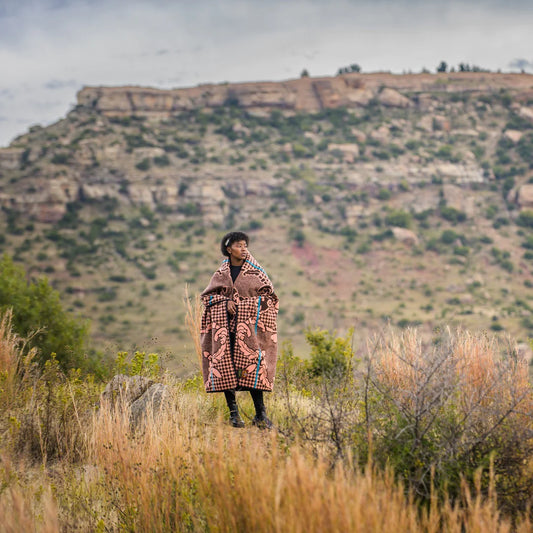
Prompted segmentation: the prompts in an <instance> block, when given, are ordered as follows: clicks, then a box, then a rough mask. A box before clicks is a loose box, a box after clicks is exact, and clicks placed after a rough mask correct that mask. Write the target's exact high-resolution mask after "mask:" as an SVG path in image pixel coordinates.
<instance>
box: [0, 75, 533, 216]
mask: <svg viewBox="0 0 533 533" xmlns="http://www.w3.org/2000/svg"><path fill="white" fill-rule="evenodd" d="M502 90H503V91H505V94H506V95H507V97H508V98H510V100H511V101H510V105H509V110H510V111H509V112H511V113H514V114H515V115H516V117H518V118H519V119H520V120H522V121H525V122H526V123H527V122H528V121H530V120H531V121H533V119H532V118H531V117H533V111H531V110H532V108H531V106H530V101H531V98H533V76H531V75H525V74H487V73H460V74H438V75H432V74H416V75H404V76H396V75H391V74H387V73H376V74H355V73H354V74H345V75H341V76H337V77H331V78H301V79H298V80H289V81H284V82H261V83H239V84H220V85H202V86H198V87H193V88H185V89H175V90H160V89H150V88H141V87H86V88H84V89H83V90H81V91H80V92H79V93H78V104H79V105H78V108H77V109H76V110H74V111H73V112H72V113H71V114H70V116H69V117H67V119H65V120H64V121H63V122H65V124H64V127H63V128H62V129H61V131H60V132H50V131H49V129H43V130H42V131H41V132H38V133H36V134H35V135H33V134H31V133H29V134H27V135H26V136H22V137H21V138H20V139H19V141H18V142H17V143H14V144H13V145H12V146H11V147H9V148H6V149H0V178H1V177H2V174H5V176H6V178H8V179H6V180H4V182H2V180H0V206H1V207H3V208H4V209H8V210H9V209H12V210H17V211H21V212H25V213H26V214H28V215H29V216H32V217H35V218H36V219H37V220H39V221H42V222H51V223H53V222H57V221H59V220H60V219H61V218H62V217H63V216H64V215H65V213H66V211H67V205H68V204H69V203H71V202H78V201H81V202H83V201H100V200H103V199H105V198H108V199H113V200H114V201H116V202H117V203H118V204H120V205H126V206H128V205H131V206H147V207H149V208H151V209H155V208H158V207H162V208H164V209H165V210H167V211H169V212H174V213H178V214H179V213H181V212H184V211H187V210H188V211H189V212H191V211H192V210H193V209H194V210H196V212H198V213H201V214H202V216H203V218H204V219H205V220H207V221H210V222H214V223H221V222H222V221H223V220H224V219H225V217H227V216H228V213H229V208H228V204H229V203H232V202H233V201H237V202H240V203H242V206H241V207H240V213H241V215H243V216H249V217H252V216H253V214H254V213H256V212H258V211H261V210H262V209H264V208H265V202H267V201H268V202H274V203H276V198H279V197H284V196H286V195H294V196H295V197H298V198H301V197H304V196H306V197H309V196H311V197H313V198H314V202H315V205H316V206H317V209H316V210H315V211H314V212H310V213H309V214H308V215H307V216H308V218H309V220H312V219H313V218H314V219H316V220H319V219H320V217H322V216H323V212H322V210H323V209H325V207H326V204H327V202H324V201H323V199H322V195H321V194H318V192H317V191H318V190H322V191H324V190H326V189H327V188H328V187H330V186H331V182H330V181H329V180H330V179H331V175H332V174H338V175H339V176H340V175H342V178H343V180H344V184H343V185H342V187H343V188H344V189H343V188H341V187H340V186H339V190H341V191H344V192H342V193H341V192H337V193H336V196H335V200H336V201H342V202H347V198H348V197H349V196H350V194H363V195H370V196H375V195H376V194H378V192H379V190H380V189H381V188H386V189H388V190H389V191H392V192H398V191H400V189H401V187H402V188H403V189H402V190H403V194H402V195H401V197H400V198H399V199H398V200H397V201H396V204H397V206H398V207H401V208H406V209H409V210H412V211H415V212H420V211H424V210H426V209H434V208H436V207H437V206H438V205H439V201H440V200H441V199H442V198H443V199H444V200H445V201H446V202H448V205H450V206H453V207H455V208H456V209H459V210H461V211H465V212H467V213H468V214H469V215H471V214H473V213H474V211H475V208H474V205H473V203H472V202H473V200H472V196H470V197H469V198H470V199H468V198H467V197H465V195H464V194H463V192H464V191H463V190H462V188H465V187H469V186H471V185H474V186H478V185H479V186H481V185H483V184H486V183H487V182H488V181H490V180H492V179H493V178H494V176H493V174H492V173H491V171H489V170H487V169H486V168H485V169H483V168H482V167H481V164H480V158H479V156H477V157H476V156H475V155H474V154H473V153H472V152H471V151H469V147H470V146H473V145H476V143H477V142H478V141H479V139H481V138H482V137H483V139H482V140H483V141H484V147H483V150H492V151H494V148H495V147H496V146H497V143H498V142H499V140H500V139H501V138H504V139H505V140H507V142H510V143H513V144H514V145H518V144H519V143H523V142H524V135H525V133H524V131H521V130H516V129H513V128H512V127H502V126H503V125H504V124H505V122H502V126H499V128H500V127H501V131H500V130H498V129H495V130H494V131H488V130H486V129H485V130H484V129H483V127H482V126H479V124H478V123H477V122H476V121H478V120H480V119H481V118H482V117H481V116H478V114H477V111H476V109H477V108H476V105H477V104H475V98H476V96H477V95H480V94H482V95H483V96H484V97H485V100H487V98H489V99H490V98H491V97H492V96H494V95H498V94H501V91H502ZM461 93H467V94H468V95H474V98H472V100H473V103H472V105H471V110H470V115H469V116H468V117H463V116H462V115H465V108H464V105H463V104H464V103H463V101H462V98H463V97H462V96H461ZM448 94H451V95H454V96H455V97H456V98H455V100H453V99H451V98H450V96H449V95H448ZM458 95H459V96H458ZM465 99H466V97H465ZM496 104H497V105H499V106H500V110H499V111H498V113H500V115H501V114H502V113H503V112H504V111H505V112H507V110H506V109H504V108H503V106H502V104H501V102H500V103H498V102H497V103H496ZM223 106H227V108H229V109H234V110H239V112H245V114H246V113H248V114H249V115H254V114H259V115H261V114H262V115H261V116H263V117H267V118H268V117H269V116H270V112H271V111H273V110H280V111H282V114H283V115H284V116H288V117H293V116H294V115H295V114H296V113H297V112H316V111H320V110H331V109H335V108H347V109H348V110H349V113H350V114H351V116H353V117H365V118H364V119H363V118H361V123H356V124H355V125H356V126H357V127H350V128H347V129H346V130H345V131H343V132H340V131H337V130H338V129H339V128H342V123H335V124H333V123H330V125H329V126H324V127H328V128H331V129H330V130H329V131H327V132H326V131H321V129H320V128H321V127H318V126H317V127H314V129H312V130H310V131H305V132H303V131H299V132H298V135H301V139H300V140H301V143H298V142H286V139H284V140H281V139H279V142H280V143H281V145H280V146H279V147H277V146H278V145H277V144H276V143H277V142H278V141H277V140H276V139H278V137H276V136H279V132H277V131H274V130H273V129H271V130H270V133H269V134H268V135H272V137H271V138H270V139H268V135H267V137H265V140H264V142H263V144H262V145H261V146H259V145H256V146H255V147H254V148H253V151H251V152H250V153H248V154H247V157H248V158H249V159H250V158H254V157H255V158H257V159H262V160H263V163H262V165H263V166H265V169H263V170H261V169H258V168H256V167H257V165H251V166H250V167H249V169H245V168H244V167H238V168H236V167H235V163H233V162H231V157H235V158H237V159H238V158H239V157H241V156H239V155H238V154H234V155H232V156H231V157H230V158H229V159H230V160H229V161H228V155H227V154H228V153H229V152H230V151H231V152H235V151H238V150H241V149H243V150H244V146H245V144H246V143H245V139H247V141H246V142H247V143H250V142H252V141H251V139H252V137H253V135H254V134H258V132H257V131H256V132H255V133H254V132H253V131H252V130H251V129H250V128H256V125H254V124H249V125H248V126H246V125H243V123H242V122H241V121H242V120H243V119H244V115H243V116H242V117H241V119H239V120H237V119H229V122H228V123H227V125H226V127H227V130H230V131H231V141H230V142H228V139H226V138H224V137H223V135H224V134H220V133H219V134H216V131H215V130H216V128H215V127H212V128H211V130H210V133H209V134H208V135H207V136H206V137H204V138H202V137H201V136H200V137H198V135H197V134H195V135H197V137H194V135H193V137H191V138H190V139H186V140H185V141H183V139H178V140H176V139H177V138H180V136H181V133H182V132H181V131H179V128H181V127H185V128H186V127H187V124H186V122H187V120H185V119H184V120H185V123H182V122H179V120H180V113H181V112H183V111H190V110H198V109H201V110H209V109H214V108H222V107H223ZM368 106H372V107H371V108H369V109H365V108H366V107H368ZM486 107H487V106H486ZM373 110H375V112H374V111H373ZM482 112H483V113H485V112H486V111H482ZM326 114H327V111H326V113H324V115H326ZM211 115H214V113H211ZM374 115H375V116H376V118H375V120H374ZM116 117H144V118H143V120H145V119H146V118H149V119H150V120H148V121H147V122H146V125H142V124H144V123H143V121H142V120H140V121H137V122H136V124H137V125H138V127H137V129H134V128H133V127H130V126H131V121H124V120H122V119H117V118H116ZM169 117H174V118H173V120H174V122H175V123H176V124H177V126H176V127H177V128H178V130H176V129H172V125H169V121H166V124H165V121H164V120H160V119H167V118H169ZM380 117H381V118H380ZM394 117H396V118H394ZM69 119H70V120H69ZM500 120H501V119H500ZM133 122H135V121H133ZM170 122H172V121H170ZM117 124H118V125H117ZM128 124H130V126H128ZM473 124H477V125H475V126H473ZM139 125H141V126H139ZM128 128H130V129H128ZM143 128H144V130H143ZM259 129H260V128H259ZM263 129H264V128H263ZM206 130H207V128H206ZM363 130H365V131H363ZM259 133H261V132H259ZM262 133H263V134H265V132H264V131H263V132H262ZM145 135H147V136H148V137H149V138H148V137H147V138H145V137H144V136H145ZM202 135H203V134H202ZM526 137H527V135H526ZM184 138H185V137H184ZM258 138H259V137H258ZM199 139H201V140H199ZM266 139H268V140H266ZM428 139H431V140H430V141H429V142H426V141H427V140H428ZM408 141H410V142H411V143H414V144H413V146H418V145H420V146H422V145H424V144H426V145H427V146H426V148H425V149H424V152H423V153H422V154H420V153H418V152H417V150H418V149H417V148H414V149H413V148H409V146H408ZM178 142H179V143H181V144H182V145H183V143H184V142H185V143H188V142H190V143H191V144H190V145H187V144H185V148H184V147H183V146H181V145H180V146H181V148H180V147H178V149H179V150H182V151H185V152H186V154H185V156H184V157H188V155H187V153H189V155H190V153H191V152H192V151H194V150H196V149H197V148H198V146H201V148H202V150H206V151H207V149H209V150H210V151H211V152H212V153H214V152H216V151H220V153H221V154H223V153H225V154H226V155H225V156H222V155H220V156H217V157H218V158H219V160H221V158H222V157H225V161H224V162H221V163H220V164H213V165H207V166H206V165H203V166H201V165H202V164H198V163H194V162H193V161H194V158H193V159H191V160H190V162H189V161H186V162H183V160H180V159H179V157H176V156H175V155H174V153H173V150H174V149H175V148H176V143H178ZM449 142H453V143H455V145H454V146H453V147H452V146H451V145H449V144H447V143H449ZM132 143H133V144H132ZM406 143H407V144H406ZM203 145H205V146H207V149H206V148H204V147H203ZM440 145H444V147H443V148H445V149H446V150H448V151H449V152H450V153H449V154H448V156H449V157H448V156H445V157H440V156H439V153H438V147H439V146H440ZM306 146H307V147H311V148H306ZM319 147H320V148H319ZM452 148H453V150H452ZM391 149H392V150H395V152H392V153H391ZM410 150H414V151H413V152H412V153H408V152H409V151H410ZM451 151H457V152H460V153H461V157H456V158H455V159H454V158H453V157H451V155H452V154H451ZM276 152H277V154H276ZM443 153H444V154H446V153H447V152H446V151H445V152H443ZM253 154H259V155H253ZM280 154H281V156H280ZM241 155H242V154H241ZM278 156H280V157H281V158H282V160H283V161H285V163H287V165H288V166H289V167H290V166H294V165H297V164H298V165H299V166H300V167H301V166H302V165H303V164H304V163H305V166H308V167H309V171H310V172H311V173H313V174H314V175H315V178H313V179H314V180H315V181H314V183H312V184H310V183H309V182H308V181H306V180H294V179H292V180H288V181H286V180H285V179H280V178H279V177H276V168H275V167H276V165H278V162H276V163H273V166H271V167H270V169H269V170H266V165H267V163H266V161H267V159H269V158H271V159H273V160H276V158H277V157H278ZM439 157H440V158H439ZM299 158H303V159H299ZM215 159H216V157H215ZM206 160H207V156H205V157H204V161H206ZM158 161H159V162H162V163H161V164H164V165H168V166H165V167H162V168H157V166H156V165H155V163H154V162H158ZM182 162H183V164H182ZM143 165H144V166H146V168H147V169H148V168H149V167H150V170H146V171H145V170H141V169H143V168H144V167H143ZM154 165H155V166H154ZM247 165H250V162H248V163H247ZM287 165H285V166H284V164H281V163H280V164H279V167H278V168H279V170H280V171H281V174H283V172H285V171H286V170H287V168H286V167H287ZM193 167H196V168H194V169H193ZM200 168H201V172H199V170H200ZM328 176H329V177H328ZM527 179H529V176H527V175H524V177H523V178H522V183H517V184H516V188H515V189H513V194H512V195H511V196H510V198H511V200H510V201H514V202H516V203H517V205H518V206H519V207H522V208H528V207H530V206H531V205H532V203H531V198H530V197H531V193H530V187H531V186H530V185H526V184H525V182H526V181H527ZM439 182H440V183H443V184H444V186H443V187H442V189H441V190H440V192H439V190H438V189H437V188H435V187H433V188H428V189H426V190H424V191H422V190H421V189H420V185H421V184H422V185H423V184H431V183H439ZM11 183H14V185H11ZM400 184H401V187H400ZM520 185H521V186H522V187H521V188H520V189H519V188H518V186H520ZM313 188H314V189H316V190H313ZM406 189H408V190H406ZM516 191H519V193H517V192H516ZM439 194H440V196H439ZM326 196H328V195H326ZM329 196H331V195H329ZM318 206H320V208H318ZM367 211H368V206H362V205H357V206H353V205H347V206H346V209H345V213H346V217H347V218H346V219H347V220H348V221H349V223H350V224H354V223H355V221H356V220H357V217H362V216H365V213H366V212H367ZM328 216H329V215H328Z"/></svg>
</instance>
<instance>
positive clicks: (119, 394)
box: [100, 374, 169, 428]
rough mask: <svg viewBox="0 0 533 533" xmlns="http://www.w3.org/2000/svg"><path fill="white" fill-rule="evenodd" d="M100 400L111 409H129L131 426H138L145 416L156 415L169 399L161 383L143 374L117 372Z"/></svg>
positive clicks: (166, 390) (165, 388)
mask: <svg viewBox="0 0 533 533" xmlns="http://www.w3.org/2000/svg"><path fill="white" fill-rule="evenodd" d="M100 400H101V403H106V404H107V405H109V406H110V407H111V408H112V409H116V408H118V409H121V410H122V409H124V410H127V411H129V417H130V424H131V426H132V427H133V428H138V427H140V426H142V424H143V423H144V422H145V420H146V417H150V416H156V415H157V414H158V413H159V412H160V411H161V409H162V408H163V406H164V405H165V402H168V401H169V392H168V389H167V387H166V386H165V385H163V384H162V383H155V382H154V381H153V380H151V379H149V378H146V377H144V376H125V375H123V374H118V375H116V376H114V377H113V379H112V380H111V381H110V382H109V383H108V384H107V385H106V388H105V389H104V392H103V393H102V395H101V399H100Z"/></svg>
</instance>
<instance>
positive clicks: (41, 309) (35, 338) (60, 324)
mask: <svg viewBox="0 0 533 533" xmlns="http://www.w3.org/2000/svg"><path fill="white" fill-rule="evenodd" d="M8 308H12V309H13V328H14V330H15V331H16V332H17V333H18V334H19V335H21V336H22V337H24V338H29V341H28V346H29V347H30V348H32V347H35V348H37V349H38V356H37V358H38V360H39V362H40V363H41V364H44V362H45V361H46V360H48V359H49V358H50V357H51V355H52V354H53V353H55V354H56V357H57V360H58V362H59V364H60V365H61V367H62V368H63V369H67V368H72V367H81V368H85V369H88V365H90V363H91V362H90V361H87V360H85V359H84V348H85V344H86V341H87V336H88V325H87V324H86V323H83V322H81V321H80V320H77V319H75V318H73V317H72V316H70V315H68V314H67V313H66V312H65V311H64V310H63V308H62V306H61V303H60V300H59V293H58V292H57V291H55V290H54V289H52V287H51V286H50V285H49V283H48V281H47V279H46V278H40V279H37V280H34V281H29V282H28V280H27V275H26V272H25V271H24V269H23V268H22V267H19V266H16V265H15V264H14V263H13V261H12V259H11V258H9V257H8V256H7V255H4V256H3V258H2V259H1V261H0V310H1V311H5V310H6V309H8Z"/></svg>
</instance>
